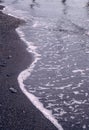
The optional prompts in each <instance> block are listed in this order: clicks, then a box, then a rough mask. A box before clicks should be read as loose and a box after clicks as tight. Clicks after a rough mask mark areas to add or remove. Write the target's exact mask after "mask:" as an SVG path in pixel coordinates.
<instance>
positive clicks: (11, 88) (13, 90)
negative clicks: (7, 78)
mask: <svg viewBox="0 0 89 130" xmlns="http://www.w3.org/2000/svg"><path fill="white" fill-rule="evenodd" d="M9 90H10V91H11V93H17V90H16V89H15V88H13V87H10V88H9Z"/></svg>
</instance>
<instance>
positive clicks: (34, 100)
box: [3, 6, 63, 130]
mask: <svg viewBox="0 0 89 130" xmlns="http://www.w3.org/2000/svg"><path fill="white" fill-rule="evenodd" d="M8 9H9V10H8ZM11 9H13V8H9V7H8V6H7V7H6V9H4V10H3V12H4V13H6V14H9V15H11V16H14V17H16V18H19V16H18V15H16V14H17V12H13V11H11ZM10 12H12V13H10ZM20 16H21V15H20ZM21 18H22V19H24V17H23V15H22V16H21ZM33 26H34V27H36V26H37V23H36V24H34V25H33ZM16 31H17V33H18V35H19V36H20V39H21V40H22V41H23V42H24V43H25V44H26V45H27V48H26V50H27V51H28V52H30V53H33V55H34V61H33V63H32V64H31V65H29V67H28V68H26V69H25V70H24V71H22V72H21V73H20V74H19V76H18V78H17V80H18V83H19V86H20V89H21V90H22V92H23V93H24V94H25V95H26V96H27V98H28V99H29V100H30V101H31V102H32V104H33V105H34V106H35V107H36V108H37V109H38V110H40V111H41V112H42V114H43V115H44V116H45V117H46V118H47V119H48V120H50V121H51V122H52V124H54V126H55V127H56V128H58V130H63V128H62V126H61V125H60V124H59V123H58V121H57V120H56V119H55V117H54V116H53V115H52V112H51V111H50V110H47V109H46V108H44V106H43V104H42V103H41V102H40V101H39V99H38V98H37V97H36V96H34V95H33V94H32V93H29V92H28V91H27V90H26V89H25V86H24V83H23V82H24V80H26V79H27V77H28V76H30V75H31V72H32V71H33V69H34V67H35V65H36V63H37V61H38V60H40V58H41V55H40V54H38V53H37V52H36V46H34V45H33V43H32V42H29V41H27V40H26V39H25V35H24V33H23V32H22V31H21V28H20V27H19V28H17V29H16ZM29 118H30V117H29Z"/></svg>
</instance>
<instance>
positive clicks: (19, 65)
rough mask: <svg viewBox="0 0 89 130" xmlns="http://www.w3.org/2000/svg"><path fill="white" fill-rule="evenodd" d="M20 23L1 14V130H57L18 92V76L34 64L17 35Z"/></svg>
mask: <svg viewBox="0 0 89 130" xmlns="http://www.w3.org/2000/svg"><path fill="white" fill-rule="evenodd" d="M21 23H23V21H21V20H19V19H16V18H14V17H12V16H8V15H6V14H3V13H2V12H1V11H0V130H57V129H56V128H55V126H54V125H53V124H52V123H51V122H50V121H49V120H47V119H46V118H45V117H44V116H43V115H42V113H41V112H40V111H39V110H37V109H36V108H35V107H34V106H33V105H32V103H31V102H30V101H29V100H28V99H27V98H26V96H25V95H24V94H23V93H22V91H21V90H20V88H19V84H18V82H17V77H18V75H19V73H20V72H21V71H22V70H24V69H25V68H26V67H27V66H28V65H29V64H31V63H32V61H33V57H32V54H30V53H28V52H27V51H26V46H25V43H23V41H21V40H20V38H19V36H18V34H17V33H16V31H15V29H16V28H17V27H18V26H19V25H20V24H21ZM11 88H14V90H15V91H16V92H14V91H11Z"/></svg>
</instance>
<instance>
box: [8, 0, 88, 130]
mask: <svg viewBox="0 0 89 130" xmlns="http://www.w3.org/2000/svg"><path fill="white" fill-rule="evenodd" d="M24 3H25V4H24ZM37 3H38V5H36V6H34V8H30V4H31V1H30V2H29V1H28V0H27V1H25V0H22V1H21V0H14V1H12V2H11V1H9V0H8V1H7V2H5V4H6V5H8V7H7V8H6V9H5V12H8V13H11V11H12V13H11V14H13V15H16V16H18V17H21V18H23V19H25V20H26V21H27V24H26V25H25V26H23V27H21V31H22V32H24V35H25V39H26V40H27V41H29V42H28V44H29V45H28V46H31V48H30V51H31V49H32V47H34V48H33V50H32V52H33V54H34V57H35V58H39V60H37V62H36V63H35V64H34V69H32V71H31V72H30V71H29V74H28V75H29V76H28V78H27V79H26V80H24V86H25V89H26V90H27V91H28V92H29V93H32V94H33V95H34V96H36V97H37V98H38V99H39V101H40V102H41V103H42V104H43V106H44V108H46V109H48V110H50V111H51V112H52V115H53V116H54V118H55V119H56V120H57V121H58V122H59V123H60V124H61V125H62V127H63V129H64V130H88V129H89V31H88V30H89V8H88V7H87V6H86V3H87V0H85V1H84V0H72V1H71V0H67V1H66V4H62V3H61V1H60V0H48V1H47V0H41V1H40V0H38V1H37Z"/></svg>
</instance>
